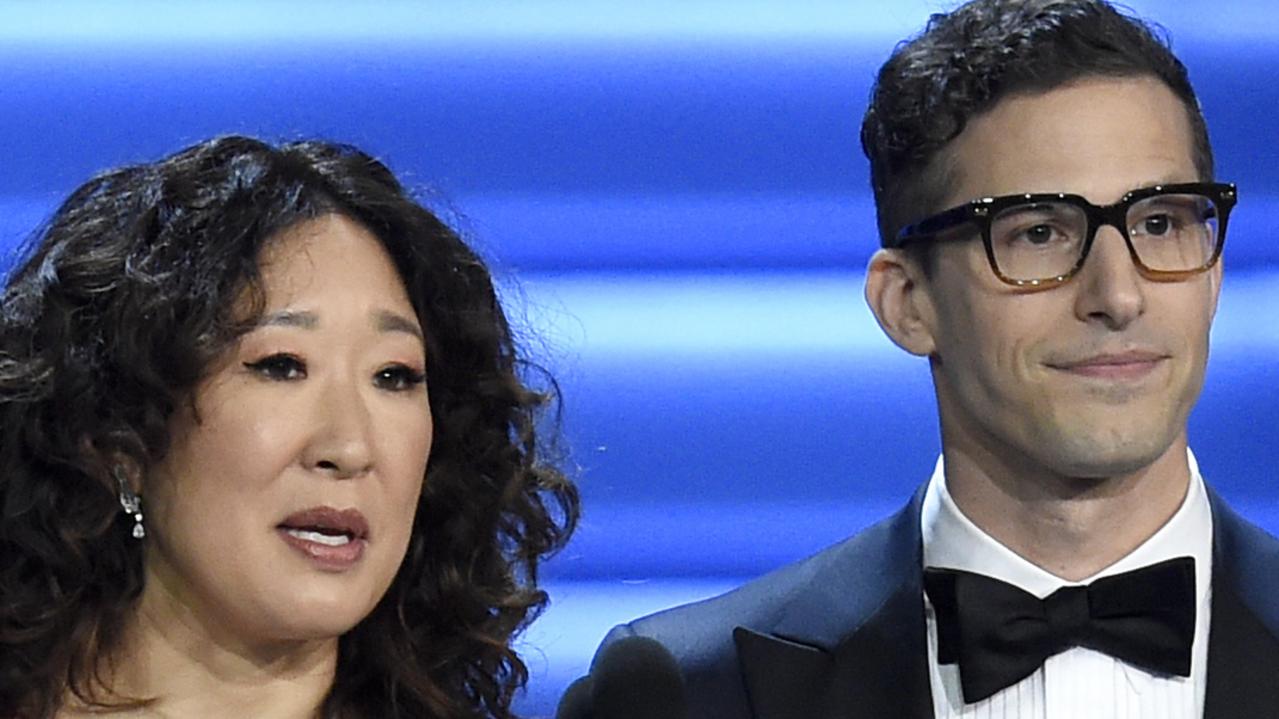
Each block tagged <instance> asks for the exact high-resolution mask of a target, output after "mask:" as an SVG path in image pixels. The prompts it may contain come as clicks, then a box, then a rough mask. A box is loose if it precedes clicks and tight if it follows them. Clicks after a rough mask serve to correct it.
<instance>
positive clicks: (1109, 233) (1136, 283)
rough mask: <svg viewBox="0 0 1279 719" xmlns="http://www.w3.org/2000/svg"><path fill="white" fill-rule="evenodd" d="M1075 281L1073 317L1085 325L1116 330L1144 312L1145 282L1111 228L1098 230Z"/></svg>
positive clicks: (1125, 245) (1122, 240)
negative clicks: (1095, 324)
mask: <svg viewBox="0 0 1279 719" xmlns="http://www.w3.org/2000/svg"><path fill="white" fill-rule="evenodd" d="M1075 279H1076V281H1077V283H1078V284H1077V285H1076V288H1077V289H1076V292H1077V294H1076V297H1075V314H1076V316H1077V317H1078V318H1079V319H1080V320H1082V321H1084V322H1089V323H1099V324H1102V325H1104V326H1105V327H1106V328H1107V329H1110V330H1119V329H1123V328H1124V327H1126V326H1127V325H1128V324H1130V323H1131V322H1132V321H1133V320H1135V319H1137V318H1138V317H1140V316H1141V315H1142V314H1143V313H1144V312H1145V311H1146V296H1145V288H1144V286H1143V284H1142V283H1143V282H1144V281H1145V280H1144V279H1143V278H1142V276H1141V273H1140V270H1138V269H1137V265H1136V264H1135V263H1134V261H1133V257H1132V255H1131V254H1129V251H1128V243H1127V242H1125V241H1124V238H1123V235H1121V234H1119V231H1118V230H1116V229H1115V228H1113V227H1109V226H1105V227H1102V228H1100V229H1098V230H1097V236H1096V238H1095V239H1094V240H1093V245H1092V249H1091V250H1090V251H1089V253H1088V257H1087V258H1086V259H1085V260H1084V266H1083V267H1081V268H1080V269H1079V276H1078V277H1076V278H1075Z"/></svg>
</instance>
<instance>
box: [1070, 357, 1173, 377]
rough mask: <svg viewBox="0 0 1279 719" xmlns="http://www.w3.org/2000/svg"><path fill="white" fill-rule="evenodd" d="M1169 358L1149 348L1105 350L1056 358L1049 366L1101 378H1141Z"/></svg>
mask: <svg viewBox="0 0 1279 719" xmlns="http://www.w3.org/2000/svg"><path fill="white" fill-rule="evenodd" d="M1166 359H1168V355H1166V354H1163V353H1160V352H1152V351H1148V350H1130V351H1127V352H1113V353H1111V352H1105V353H1098V354H1095V355H1088V356H1085V357H1080V358H1075V359H1067V360H1056V361H1052V362H1049V363H1048V366H1049V367H1052V368H1054V369H1058V370H1062V371H1064V372H1070V373H1072V374H1076V375H1082V376H1085V377H1095V378H1100V379H1115V380H1125V379H1140V378H1142V377H1144V376H1146V375H1147V374H1149V373H1150V372H1152V371H1154V369H1155V368H1156V367H1157V366H1159V364H1160V363H1161V362H1163V361H1164V360H1166Z"/></svg>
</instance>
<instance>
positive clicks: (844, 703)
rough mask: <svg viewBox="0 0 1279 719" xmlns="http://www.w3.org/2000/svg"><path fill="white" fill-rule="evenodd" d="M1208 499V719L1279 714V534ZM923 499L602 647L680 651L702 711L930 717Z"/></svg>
mask: <svg viewBox="0 0 1279 719" xmlns="http://www.w3.org/2000/svg"><path fill="white" fill-rule="evenodd" d="M1208 494H1209V501H1210V504H1211V506H1212V513H1213V515H1212V516H1213V547H1212V551H1213V570H1212V572H1213V576H1212V608H1211V614H1212V616H1211V623H1210V625H1209V631H1210V637H1209V640H1208V685H1207V697H1206V700H1205V707H1204V717H1205V719H1235V718H1236V717H1237V718H1239V719H1262V718H1269V717H1279V540H1276V539H1275V538H1274V537H1272V536H1270V535H1269V534H1267V533H1266V532H1264V531H1263V530H1261V529H1260V528H1258V527H1256V526H1254V525H1252V524H1251V523H1249V522H1248V521H1246V520H1245V519H1243V518H1242V517H1240V516H1239V515H1238V514H1237V513H1235V512H1234V511H1233V510H1232V509H1230V507H1228V506H1227V505H1226V503H1225V502H1224V501H1222V499H1221V498H1220V497H1219V496H1217V495H1216V494H1215V493H1213V492H1212V491H1211V489H1210V490H1209V492H1208ZM922 499H923V490H922V489H921V490H920V491H919V492H918V493H916V495H915V497H914V499H913V500H912V501H911V502H910V503H909V504H908V505H907V506H906V507H905V508H904V509H902V510H901V511H900V512H898V513H897V514H895V515H893V516H891V517H889V518H888V519H886V520H884V521H882V522H880V523H879V524H876V525H874V526H872V527H870V528H868V529H866V530H864V531H863V532H861V533H859V534H857V535H855V536H853V537H852V538H850V539H847V540H845V541H844V542H842V543H840V544H837V545H835V546H833V547H830V548H828V549H826V550H824V551H822V552H821V553H819V554H817V555H815V556H813V557H810V558H808V559H806V560H803V561H800V562H798V563H796V564H792V565H789V566H786V567H783V568H782V569H780V570H777V571H775V572H773V573H771V574H768V575H765V576H763V577H761V578H759V579H756V580H754V581H752V582H750V583H748V584H746V585H744V586H742V587H740V588H738V589H736V590H734V591H732V592H729V593H728V594H725V595H722V596H719V597H715V598H713V599H708V600H705V601H702V602H697V603H695V604H689V605H686V606H682V607H676V608H674V609H670V610H667V611H664V612H660V613H658V614H654V615H652V616H648V617H645V618H642V619H638V620H635V621H633V622H630V623H628V624H623V625H621V626H618V627H616V628H614V629H613V631H612V632H610V633H609V635H608V636H607V637H606V638H605V639H604V645H607V644H608V643H610V642H613V641H616V640H618V639H620V638H622V637H626V636H631V635H642V636H647V637H651V638H653V639H656V640H658V641H659V642H661V643H662V644H664V645H665V646H666V647H667V648H668V649H670V650H671V653H672V654H674V656H675V658H676V661H677V662H678V663H679V665H680V668H681V671H682V673H683V677H684V681H685V687H686V689H687V694H688V699H689V707H690V717H691V719H861V718H863V717H865V718H868V719H932V717H933V702H932V695H931V690H930V684H929V667H928V649H927V645H926V643H927V628H926V624H925V618H924V599H923V589H922V574H923V573H922V570H921V567H922V559H921V557H922V552H923V545H922V539H921V536H920V506H921V503H922ZM596 656H599V655H598V654H597V655H596Z"/></svg>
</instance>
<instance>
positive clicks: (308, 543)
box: [276, 507, 369, 571]
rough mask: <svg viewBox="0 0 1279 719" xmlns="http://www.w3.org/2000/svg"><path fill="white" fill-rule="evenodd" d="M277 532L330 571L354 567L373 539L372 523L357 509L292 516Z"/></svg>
mask: <svg viewBox="0 0 1279 719" xmlns="http://www.w3.org/2000/svg"><path fill="white" fill-rule="evenodd" d="M276 531H278V532H279V533H280V536H281V537H282V538H283V539H284V541H285V543H286V544H288V545H289V546H291V547H292V548H293V549H294V550H296V551H298V552H299V553H301V554H302V555H303V556H305V557H306V558H308V559H309V560H311V561H312V562H314V563H315V564H316V565H317V566H318V567H320V568H321V569H324V570H328V571H345V570H346V569H349V568H350V567H352V566H354V565H355V563H356V562H358V561H359V560H360V557H362V556H363V554H364V549H365V547H366V545H368V539H369V524H368V521H367V520H365V518H364V515H363V514H361V513H360V511H359V510H357V509H334V508H333V507H312V508H311V509H306V510H303V511H301V512H295V513H293V514H291V515H289V516H288V517H286V518H285V519H284V521H283V522H280V523H279V524H278V525H276Z"/></svg>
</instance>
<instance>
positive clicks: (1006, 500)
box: [943, 434, 1190, 581]
mask: <svg viewBox="0 0 1279 719" xmlns="http://www.w3.org/2000/svg"><path fill="white" fill-rule="evenodd" d="M943 456H944V458H945V468H946V487H947V490H948V491H949V492H950V495H951V497H952V498H953V499H954V500H955V504H956V505H957V506H958V507H959V509H960V510H961V511H962V512H963V513H964V515H965V516H967V517H968V518H969V519H970V520H971V521H972V522H973V523H974V524H976V525H977V526H978V527H980V528H981V529H982V531H984V532H986V533H987V534H989V535H990V536H991V537H993V538H994V539H995V540H996V541H998V542H999V543H1001V544H1003V545H1004V546H1005V547H1007V548H1008V549H1010V550H1012V551H1013V552H1015V553H1017V554H1019V555H1021V556H1022V557H1023V558H1025V559H1026V560H1027V561H1030V562H1031V563H1033V564H1035V565H1037V566H1039V567H1040V568H1042V569H1044V570H1045V571H1047V572H1050V573H1052V574H1055V575H1056V576H1058V577H1061V578H1063V579H1066V580H1069V581H1080V580H1083V579H1086V578H1088V577H1091V576H1093V575H1095V574H1096V573H1097V572H1099V571H1101V570H1102V569H1105V568H1106V567H1108V566H1110V565H1111V564H1114V563H1115V562H1117V561H1119V560H1120V559H1122V558H1123V557H1124V556H1126V555H1127V554H1129V553H1130V552H1132V551H1133V550H1134V549H1136V548H1137V547H1138V546H1140V545H1141V544H1142V543H1143V542H1145V541H1146V540H1147V539H1149V538H1150V537H1151V536H1152V535H1153V534H1154V533H1155V532H1157V531H1158V530H1159V528H1160V527H1162V526H1163V525H1164V524H1166V523H1167V522H1168V520H1169V519H1170V518H1171V517H1172V515H1173V514H1175V513H1176V511H1177V509H1178V508H1179V507H1180V506H1181V504H1182V502H1183V500H1184V499H1185V497H1186V492H1187V490H1188V488H1189V486H1190V467H1189V463H1188V462H1187V459H1186V443H1185V436H1184V434H1183V435H1182V436H1181V437H1180V438H1179V439H1178V440H1177V441H1175V442H1173V443H1172V445H1171V446H1170V447H1169V448H1168V449H1167V450H1166V451H1165V452H1164V453H1163V454H1162V455H1160V456H1159V457H1158V458H1157V459H1156V460H1155V461H1154V462H1152V463H1151V464H1149V465H1147V466H1145V467H1143V468H1141V469H1139V470H1137V471H1134V472H1130V473H1125V474H1118V475H1115V476H1110V477H1102V478H1093V477H1090V478H1080V477H1069V476H1064V475H1061V474H1057V473H1054V472H1052V471H1051V470H1048V469H1046V468H1043V467H1035V466H1033V465H1032V464H1031V463H1029V462H1010V461H1008V459H1007V458H1006V457H1000V456H997V455H995V454H994V453H988V452H982V451H974V450H973V448H971V447H963V446H960V447H950V446H948V447H947V448H946V449H945V451H944V452H943Z"/></svg>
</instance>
